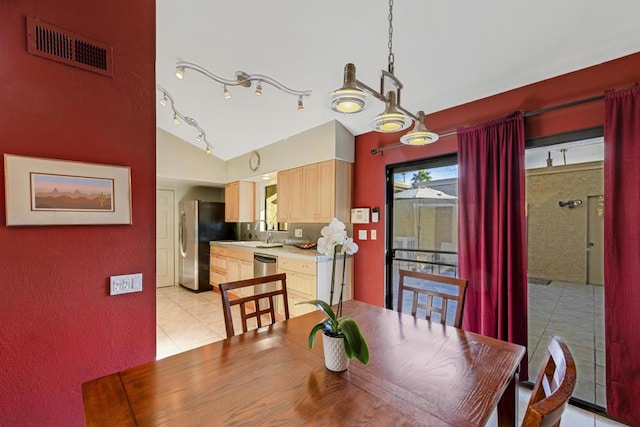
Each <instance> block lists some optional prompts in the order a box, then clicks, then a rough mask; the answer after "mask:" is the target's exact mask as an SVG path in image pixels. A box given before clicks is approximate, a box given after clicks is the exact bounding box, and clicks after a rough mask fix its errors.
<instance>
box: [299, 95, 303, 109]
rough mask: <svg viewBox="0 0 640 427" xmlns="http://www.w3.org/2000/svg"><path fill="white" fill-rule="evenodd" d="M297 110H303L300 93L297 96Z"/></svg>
mask: <svg viewBox="0 0 640 427" xmlns="http://www.w3.org/2000/svg"><path fill="white" fill-rule="evenodd" d="M298 110H304V103H303V102H302V95H300V96H299V97H298Z"/></svg>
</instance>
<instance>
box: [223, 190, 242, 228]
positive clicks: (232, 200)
mask: <svg viewBox="0 0 640 427" xmlns="http://www.w3.org/2000/svg"><path fill="white" fill-rule="evenodd" d="M239 190H240V184H239V182H237V181H236V182H230V183H228V184H226V185H225V186H224V220H225V221H226V222H238V219H239V210H238V202H239Z"/></svg>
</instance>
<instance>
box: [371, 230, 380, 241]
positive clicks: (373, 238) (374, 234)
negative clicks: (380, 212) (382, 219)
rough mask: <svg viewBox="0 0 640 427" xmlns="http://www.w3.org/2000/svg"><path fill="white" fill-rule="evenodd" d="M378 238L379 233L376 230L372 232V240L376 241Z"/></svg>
mask: <svg viewBox="0 0 640 427" xmlns="http://www.w3.org/2000/svg"><path fill="white" fill-rule="evenodd" d="M377 238H378V232H377V231H376V230H371V240H376V239H377Z"/></svg>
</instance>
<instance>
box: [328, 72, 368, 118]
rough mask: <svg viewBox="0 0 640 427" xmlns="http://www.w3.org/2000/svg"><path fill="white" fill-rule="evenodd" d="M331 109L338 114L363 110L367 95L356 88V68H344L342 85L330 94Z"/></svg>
mask: <svg viewBox="0 0 640 427" xmlns="http://www.w3.org/2000/svg"><path fill="white" fill-rule="evenodd" d="M329 97H330V100H331V109H332V110H333V111H335V112H338V113H344V114H353V113H358V112H360V111H362V110H364V109H365V107H366V100H367V95H366V94H365V93H364V92H363V91H362V90H360V89H358V88H357V87H356V66H355V65H353V64H347V65H345V66H344V84H343V85H342V87H341V88H340V89H338V90H335V91H333V92H331V94H330V95H329Z"/></svg>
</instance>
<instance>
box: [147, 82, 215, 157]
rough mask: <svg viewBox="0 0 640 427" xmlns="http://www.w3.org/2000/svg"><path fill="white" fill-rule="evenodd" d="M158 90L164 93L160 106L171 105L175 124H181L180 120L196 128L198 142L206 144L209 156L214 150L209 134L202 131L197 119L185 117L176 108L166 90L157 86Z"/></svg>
mask: <svg viewBox="0 0 640 427" xmlns="http://www.w3.org/2000/svg"><path fill="white" fill-rule="evenodd" d="M156 88H157V89H158V90H159V91H160V92H161V93H162V99H161V100H160V105H162V106H163V107H164V106H166V105H167V101H168V103H170V104H171V110H172V111H173V123H175V124H176V125H177V124H180V120H182V121H183V122H185V123H186V124H188V125H189V126H191V127H193V128H195V129H196V130H197V131H198V136H197V137H196V141H197V142H204V146H205V152H206V153H207V154H211V149H212V148H213V147H212V146H211V144H210V143H209V141H207V133H206V132H205V131H204V129H202V127H201V126H200V125H199V124H198V122H197V121H196V119H194V118H192V117H189V116H185V115H184V114H182V113H181V112H180V111H178V109H177V108H176V104H175V102H174V101H173V97H172V96H171V95H170V94H169V92H167V90H166V89H165V88H163V87H162V86H160V85H156Z"/></svg>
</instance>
